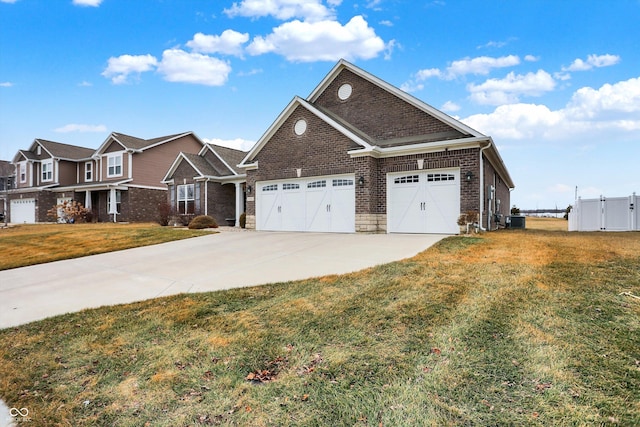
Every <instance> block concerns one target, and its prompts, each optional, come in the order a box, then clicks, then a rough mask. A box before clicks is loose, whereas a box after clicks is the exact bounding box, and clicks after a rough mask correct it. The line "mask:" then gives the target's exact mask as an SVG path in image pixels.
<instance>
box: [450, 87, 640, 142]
mask: <svg viewBox="0 0 640 427" xmlns="http://www.w3.org/2000/svg"><path fill="white" fill-rule="evenodd" d="M638 113H640V77H639V78H633V79H629V80H626V81H621V82H618V83H615V84H605V85H603V86H602V87H601V88H599V89H593V88H590V87H584V88H581V89H578V90H577V91H576V92H575V93H574V94H573V96H572V98H571V100H570V101H569V102H568V103H567V105H566V106H565V107H564V108H561V109H559V110H555V111H552V110H550V109H549V108H548V107H546V106H544V105H534V104H511V105H502V106H499V107H497V108H496V109H495V110H494V111H493V112H492V113H489V114H475V115H472V116H470V117H467V118H466V119H463V120H462V121H463V122H464V123H466V124H468V125H469V126H471V127H472V128H474V129H477V130H478V131H480V132H482V133H484V134H486V135H491V136H493V137H494V138H496V139H512V140H513V139H515V140H522V139H537V140H547V141H566V140H569V139H571V138H576V137H584V136H588V137H589V140H598V139H601V140H602V141H610V140H612V139H616V138H631V139H637V136H638V132H639V131H640V114H638ZM576 141H577V142H576V143H575V144H576V146H577V147H578V148H580V146H583V145H584V140H583V139H582V138H576Z"/></svg>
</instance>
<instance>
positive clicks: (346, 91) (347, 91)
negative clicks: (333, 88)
mask: <svg viewBox="0 0 640 427" xmlns="http://www.w3.org/2000/svg"><path fill="white" fill-rule="evenodd" d="M351 92H353V88H352V87H351V85H350V84H349V83H345V84H343V85H342V86H340V89H338V98H340V99H341V100H343V101H346V100H347V99H349V97H350V96H351Z"/></svg>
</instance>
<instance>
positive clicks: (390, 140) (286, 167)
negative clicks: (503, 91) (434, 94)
mask: <svg viewBox="0 0 640 427" xmlns="http://www.w3.org/2000/svg"><path fill="white" fill-rule="evenodd" d="M239 167H240V168H242V169H243V170H245V171H246V175H247V181H246V185H247V203H246V205H247V206H246V211H247V227H248V228H256V229H258V230H295V231H322V232H355V231H359V232H384V231H386V232H398V233H454V234H455V233H458V232H459V226H458V224H457V221H458V218H459V216H460V215H461V214H462V213H465V212H467V211H477V212H478V213H479V215H480V227H481V228H483V229H495V228H497V227H498V226H499V223H498V221H500V219H501V217H500V215H503V216H504V215H507V214H508V213H509V207H510V189H512V188H513V187H514V184H513V181H512V180H511V177H510V176H509V173H508V171H507V168H506V166H505V165H504V163H503V161H502V159H501V157H500V155H499V153H498V150H497V149H496V146H495V144H494V143H493V141H492V139H491V137H489V136H486V135H483V134H481V133H480V132H477V131H476V130H474V129H471V128H470V127H468V126H467V125H465V124H464V123H462V122H460V121H458V120H455V119H453V118H452V117H450V116H448V115H446V114H444V113H443V112H441V111H438V110H436V109H435V108H433V107H431V106H429V105H427V104H425V103H424V102H422V101H420V100H418V99H416V98H415V97H413V96H411V95H409V94H407V93H405V92H402V91H401V90H399V89H397V88H395V87H393V86H391V85H390V84H388V83H386V82H385V81H383V80H381V79H379V78H377V77H375V76H373V75H371V74H369V73H368V72H366V71H364V70H362V69H360V68H358V67H356V66H354V65H352V64H350V63H349V62H346V61H344V60H341V61H339V62H338V63H337V64H336V65H335V66H334V68H333V69H332V70H331V71H330V72H329V74H328V75H327V76H326V77H325V78H324V79H323V80H322V81H321V82H320V84H319V85H318V86H317V87H316V89H315V90H314V91H313V92H312V93H311V95H309V97H308V98H307V99H302V98H299V97H294V98H293V100H292V101H291V102H290V103H289V105H288V106H287V107H286V108H285V109H284V111H282V113H281V114H280V115H279V116H278V118H277V119H276V120H275V122H274V123H273V124H272V125H271V126H270V127H269V129H268V130H267V131H266V132H265V134H264V135H263V136H262V137H261V138H260V140H258V142H257V143H256V145H255V146H254V147H253V148H252V149H251V151H250V152H249V153H248V154H247V156H246V157H245V158H244V159H243V160H242V162H241V164H240V165H239Z"/></svg>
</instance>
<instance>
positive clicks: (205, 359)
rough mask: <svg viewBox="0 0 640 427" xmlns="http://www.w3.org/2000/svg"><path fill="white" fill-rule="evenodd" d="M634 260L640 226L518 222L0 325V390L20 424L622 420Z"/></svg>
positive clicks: (639, 336) (629, 373) (638, 325)
mask: <svg viewBox="0 0 640 427" xmlns="http://www.w3.org/2000/svg"><path fill="white" fill-rule="evenodd" d="M528 225H529V226H534V225H535V221H532V222H528ZM545 227H550V226H549V225H548V224H547V223H545ZM639 266H640V233H624V234H607V235H605V234H604V233H584V234H583V233H579V234H573V233H567V232H562V231H552V230H549V229H544V230H542V229H536V228H528V229H526V230H505V231H500V232H495V233H489V234H484V235H480V236H476V237H452V238H449V239H445V240H443V241H441V242H440V243H439V244H438V245H436V246H434V247H433V248H431V249H429V250H428V251H425V252H423V253H421V254H419V255H418V256H416V257H414V258H412V259H409V260H406V261H403V262H396V263H391V264H386V265H382V266H378V267H375V268H371V269H367V270H364V271H361V272H358V273H353V274H347V275H341V276H328V277H325V278H320V279H311V280H304V281H298V282H292V283H283V284H274V285H269V286H262V287H256V288H251V289H234V290H230V291H225V292H217V293H207V294H195V295H194V294H190V295H178V296H172V297H167V298H162V299H156V300H150V301H145V302H140V303H136V304H129V305H123V306H118V307H115V308H113V307H111V308H107V307H105V308H101V309H97V310H87V311H84V312H82V313H76V314H70V315H65V316H61V317H58V318H53V319H47V320H44V321H41V322H36V323H33V324H30V325H25V326H22V327H19V328H12V329H9V330H4V331H0V340H2V342H3V343H7V344H6V345H5V346H3V347H1V348H0V396H2V397H3V398H4V399H5V400H6V401H7V402H8V404H9V405H10V406H16V407H28V408H29V410H30V414H31V413H33V414H34V416H33V424H32V425H74V426H76V425H77V426H83V425H85V426H90V425H124V426H129V425H130V426H134V425H135V426H137V425H146V424H148V425H154V426H183V425H184V426H186V425H189V426H197V425H255V426H261V425H265V426H266V425H318V426H319V425H332V426H354V425H362V426H367V425H370V426H379V425H384V426H387V425H394V426H414V425H534V426H535V425H539V426H544V425H638V424H640V406H639V405H640V403H639V402H640V401H639V400H638V398H637V397H638V394H637V390H638V389H640V353H639V352H638V349H639V348H640V322H639V321H638V319H639V318H640V304H639V303H637V302H636V301H635V300H633V299H631V298H629V297H625V296H624V295H620V293H621V292H623V291H630V292H633V293H635V294H636V295H639V294H640V267H639ZM85 402H88V403H85Z"/></svg>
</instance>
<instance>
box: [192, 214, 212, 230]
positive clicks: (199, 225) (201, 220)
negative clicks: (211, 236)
mask: <svg viewBox="0 0 640 427" xmlns="http://www.w3.org/2000/svg"><path fill="white" fill-rule="evenodd" d="M189 228H190V229H192V230H193V229H196V230H201V229H203V228H218V223H217V222H216V220H215V219H213V218H211V217H210V216H209V215H198V216H197V217H195V218H193V219H192V220H191V222H190V223H189Z"/></svg>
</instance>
